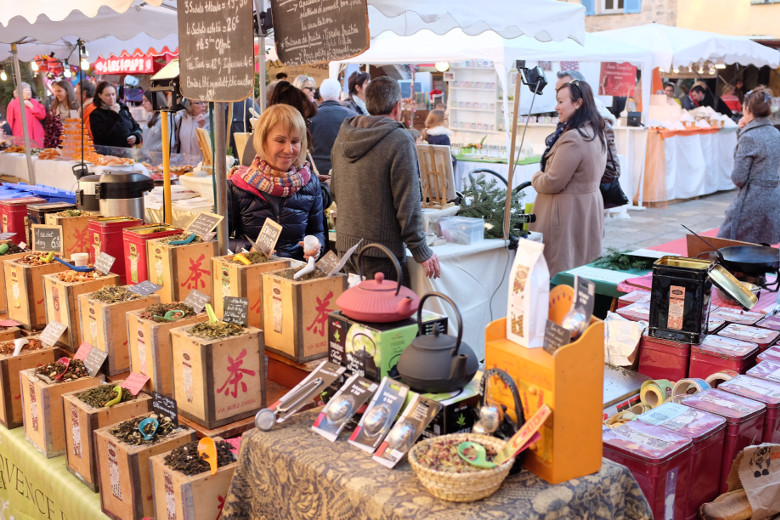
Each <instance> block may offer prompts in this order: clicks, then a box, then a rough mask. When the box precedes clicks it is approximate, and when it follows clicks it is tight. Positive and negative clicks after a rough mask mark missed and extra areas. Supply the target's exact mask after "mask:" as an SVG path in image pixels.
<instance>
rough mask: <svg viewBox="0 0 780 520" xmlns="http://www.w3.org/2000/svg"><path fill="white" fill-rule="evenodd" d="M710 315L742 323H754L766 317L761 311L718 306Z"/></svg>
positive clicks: (728, 321) (729, 321) (730, 321)
mask: <svg viewBox="0 0 780 520" xmlns="http://www.w3.org/2000/svg"><path fill="white" fill-rule="evenodd" d="M710 317H712V318H716V319H721V320H725V321H726V322H727V323H740V324H742V325H753V324H754V323H756V322H757V321H758V320H760V319H761V318H763V317H764V315H763V314H761V313H760V312H750V311H743V310H742V309H735V308H733V307H717V308H714V309H712V311H711V312H710Z"/></svg>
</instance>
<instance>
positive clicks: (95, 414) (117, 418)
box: [62, 381, 152, 491]
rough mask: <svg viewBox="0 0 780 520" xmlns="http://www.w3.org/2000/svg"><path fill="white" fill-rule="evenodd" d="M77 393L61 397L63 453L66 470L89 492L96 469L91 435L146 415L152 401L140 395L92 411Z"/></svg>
mask: <svg viewBox="0 0 780 520" xmlns="http://www.w3.org/2000/svg"><path fill="white" fill-rule="evenodd" d="M111 384H112V385H121V384H122V381H112V383H111ZM81 392H83V390H78V391H76V392H68V393H67V394H64V395H63V396H62V405H63V413H64V416H65V443H66V451H65V454H66V456H67V459H68V471H70V472H71V473H73V475H75V476H76V477H77V478H78V479H79V480H81V481H82V482H83V483H84V484H86V485H87V487H89V488H90V489H91V490H92V491H97V490H98V469H97V457H96V456H95V444H94V438H93V435H92V434H93V432H94V431H95V430H97V429H98V428H103V427H104V426H110V425H112V424H116V423H119V422H122V421H126V420H128V419H132V418H133V417H137V416H139V415H144V414H146V413H148V412H149V411H150V410H151V409H152V398H151V397H150V396H149V395H148V394H145V393H143V392H141V393H139V394H138V396H137V397H136V398H135V399H134V400H132V401H127V402H124V403H119V404H116V405H114V406H111V407H105V406H104V407H103V408H93V407H92V406H90V405H88V404H87V403H85V402H84V401H82V400H81V399H79V398H78V395H79V394H80V393H81Z"/></svg>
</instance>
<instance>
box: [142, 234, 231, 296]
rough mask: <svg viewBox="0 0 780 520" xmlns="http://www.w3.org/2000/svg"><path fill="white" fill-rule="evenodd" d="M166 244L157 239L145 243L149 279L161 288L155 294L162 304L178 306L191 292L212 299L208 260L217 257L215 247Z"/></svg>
mask: <svg viewBox="0 0 780 520" xmlns="http://www.w3.org/2000/svg"><path fill="white" fill-rule="evenodd" d="M165 240H166V239H165V238H157V239H154V240H149V241H148V242H147V243H146V257H147V261H148V264H147V265H148V268H149V269H148V271H149V279H150V280H151V281H152V282H154V283H156V284H157V285H162V289H160V290H159V291H158V294H159V295H160V299H161V300H162V302H163V303H171V302H180V301H182V300H184V298H186V297H187V295H188V294H189V293H190V291H192V290H193V289H197V290H199V291H200V292H202V293H205V294H208V295H209V296H211V291H212V289H213V287H212V282H211V278H212V273H211V259H212V258H214V257H215V256H216V255H217V243H216V242H198V243H195V244H187V245H183V246H171V245H169V244H166V243H165Z"/></svg>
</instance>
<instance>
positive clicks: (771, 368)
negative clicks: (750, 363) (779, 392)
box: [747, 361, 780, 383]
mask: <svg viewBox="0 0 780 520" xmlns="http://www.w3.org/2000/svg"><path fill="white" fill-rule="evenodd" d="M747 375H749V376H753V377H757V378H759V379H768V380H769V381H774V382H775V383H780V363H773V362H772V361H762V362H761V363H759V364H758V365H756V366H754V367H753V368H751V369H750V370H748V371H747Z"/></svg>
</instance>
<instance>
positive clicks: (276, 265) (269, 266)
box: [212, 255, 290, 329]
mask: <svg viewBox="0 0 780 520" xmlns="http://www.w3.org/2000/svg"><path fill="white" fill-rule="evenodd" d="M233 256H235V255H227V256H217V257H215V258H213V259H212V272H213V273H214V298H213V301H214V312H216V313H217V316H222V314H223V312H224V304H225V300H224V297H225V296H241V297H242V298H248V299H249V324H250V325H251V326H253V327H257V328H258V329H262V328H263V298H262V296H263V276H262V274H263V273H270V272H272V271H279V270H282V269H287V268H288V267H289V266H290V260H287V259H285V260H276V261H269V262H264V263H260V264H252V265H244V264H240V263H237V262H232V261H231V259H232V258H233Z"/></svg>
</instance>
